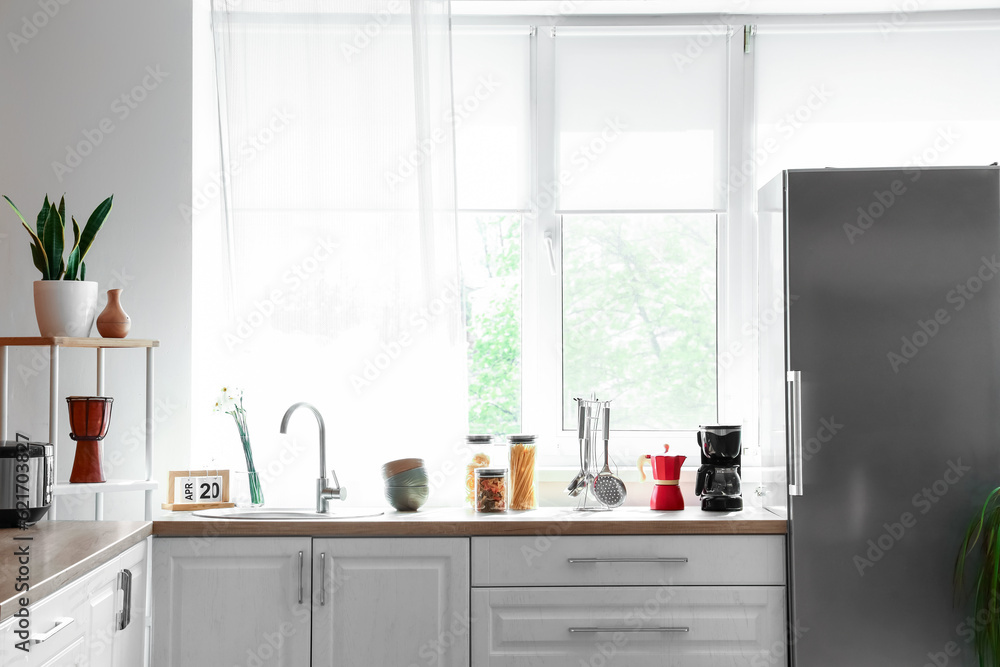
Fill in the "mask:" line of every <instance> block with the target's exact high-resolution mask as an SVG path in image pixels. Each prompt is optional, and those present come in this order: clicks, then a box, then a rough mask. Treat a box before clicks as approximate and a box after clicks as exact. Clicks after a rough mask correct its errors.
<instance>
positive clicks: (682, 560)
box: [566, 557, 688, 565]
mask: <svg viewBox="0 0 1000 667" xmlns="http://www.w3.org/2000/svg"><path fill="white" fill-rule="evenodd" d="M566 562H567V563H572V564H574V565H575V564H580V563H686V562H688V559H687V558H683V557H678V558H567V559H566Z"/></svg>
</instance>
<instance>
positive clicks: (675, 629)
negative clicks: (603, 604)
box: [569, 627, 691, 633]
mask: <svg viewBox="0 0 1000 667" xmlns="http://www.w3.org/2000/svg"><path fill="white" fill-rule="evenodd" d="M690 630H691V628H686V627H659V628H601V627H592V628H570V629H569V631H570V632H588V633H593V632H690Z"/></svg>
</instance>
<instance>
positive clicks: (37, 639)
mask: <svg viewBox="0 0 1000 667" xmlns="http://www.w3.org/2000/svg"><path fill="white" fill-rule="evenodd" d="M71 625H73V619H72V618H68V617H63V618H57V619H56V624H55V627H53V628H52V629H51V630H49V631H48V632H46V633H45V634H42V635H35V636H33V637H32V638H31V643H32V644H41V643H43V642H47V641H48V640H50V639H52V638H53V637H55V636H56V634H57V633H59V632H62V631H63V630H65V629H66V628H68V627H69V626H71Z"/></svg>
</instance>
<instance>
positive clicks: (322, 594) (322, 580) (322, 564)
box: [319, 551, 326, 607]
mask: <svg viewBox="0 0 1000 667" xmlns="http://www.w3.org/2000/svg"><path fill="white" fill-rule="evenodd" d="M319 606H321V607H325V606H326V552H325V551H324V552H323V553H321V554H320V555H319Z"/></svg>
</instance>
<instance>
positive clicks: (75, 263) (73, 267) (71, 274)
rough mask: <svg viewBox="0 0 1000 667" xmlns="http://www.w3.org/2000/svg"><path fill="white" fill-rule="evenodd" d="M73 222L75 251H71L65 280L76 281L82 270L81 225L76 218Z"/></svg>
mask: <svg viewBox="0 0 1000 667" xmlns="http://www.w3.org/2000/svg"><path fill="white" fill-rule="evenodd" d="M70 220H72V221H73V249H72V250H70V251H69V261H68V262H66V275H65V276H63V280H76V273H77V271H78V270H79V268H80V225H79V224H77V222H76V218H75V217H73V218H70Z"/></svg>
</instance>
